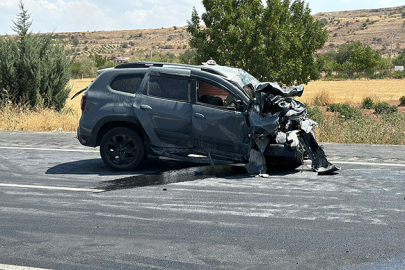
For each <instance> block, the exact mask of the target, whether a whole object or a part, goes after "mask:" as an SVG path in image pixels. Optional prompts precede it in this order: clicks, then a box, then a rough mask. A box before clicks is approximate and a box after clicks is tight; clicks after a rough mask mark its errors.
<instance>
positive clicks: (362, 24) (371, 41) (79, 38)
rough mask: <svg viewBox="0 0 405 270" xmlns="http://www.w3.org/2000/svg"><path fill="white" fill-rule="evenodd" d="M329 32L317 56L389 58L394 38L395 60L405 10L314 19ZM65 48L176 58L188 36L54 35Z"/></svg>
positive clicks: (403, 38) (404, 38)
mask: <svg viewBox="0 0 405 270" xmlns="http://www.w3.org/2000/svg"><path fill="white" fill-rule="evenodd" d="M314 17H315V18H317V19H319V20H320V21H321V22H322V23H324V25H325V27H326V29H328V31H329V40H328V42H326V44H325V46H324V48H323V49H322V50H321V51H320V53H325V52H327V51H330V50H332V49H335V48H337V47H338V46H340V45H342V44H344V43H351V42H353V41H360V42H362V43H363V44H366V45H370V46H371V47H372V48H373V49H374V50H380V51H381V52H382V54H383V55H385V56H388V55H389V52H390V50H391V33H392V34H393V52H394V56H395V55H396V54H398V53H399V52H401V51H402V50H403V49H404V48H405V6H400V7H393V8H384V9H368V10H354V11H341V12H327V13H317V14H315V15H314ZM54 37H55V39H58V40H60V41H62V42H63V43H65V44H66V45H67V48H68V49H69V53H70V54H72V55H76V57H77V58H80V57H83V56H87V55H89V54H90V52H93V53H98V54H101V55H104V56H107V57H112V56H126V57H130V58H131V60H132V61H136V60H140V59H145V58H147V57H149V56H150V53H151V51H152V53H153V55H156V54H163V55H164V54H167V53H170V54H175V55H178V54H180V53H183V52H185V51H186V50H187V49H189V48H190V47H189V45H188V40H189V39H190V35H189V34H188V33H187V30H186V27H176V26H174V27H171V28H161V29H145V30H125V31H94V32H70V33H55V35H54Z"/></svg>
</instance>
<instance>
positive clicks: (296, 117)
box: [246, 82, 339, 174]
mask: <svg viewBox="0 0 405 270" xmlns="http://www.w3.org/2000/svg"><path fill="white" fill-rule="evenodd" d="M250 87H251V86H250ZM252 90H254V91H250V93H252V94H251V95H252V96H251V98H252V100H253V102H252V104H251V106H250V108H249V110H248V117H249V122H250V127H251V150H250V153H249V163H248V164H246V169H247V170H248V172H249V173H252V174H254V173H258V174H265V173H266V171H267V166H266V155H265V153H266V152H265V150H266V148H268V147H269V146H270V145H271V144H272V143H276V144H279V145H283V146H284V147H288V148H289V149H291V150H292V151H296V152H298V153H302V154H304V153H305V154H307V155H308V157H309V158H310V159H311V160H312V169H313V170H314V171H315V172H318V174H332V173H334V172H336V171H337V170H339V168H337V167H336V166H335V165H333V164H332V163H330V162H329V161H328V160H327V158H326V155H325V152H324V151H323V149H322V147H321V146H320V145H319V144H318V142H317V140H316V136H315V132H314V129H313V128H314V127H315V126H317V123H316V122H315V121H313V120H311V119H308V118H307V117H306V116H307V110H306V108H305V105H304V104H303V103H301V102H300V101H298V100H295V99H293V98H292V97H294V96H298V97H300V96H301V95H302V93H303V91H304V86H293V87H281V86H279V85H278V84H277V83H270V82H265V83H260V84H258V85H257V86H256V88H255V89H252ZM286 162H288V161H286ZM302 162H303V161H302ZM302 162H301V164H302Z"/></svg>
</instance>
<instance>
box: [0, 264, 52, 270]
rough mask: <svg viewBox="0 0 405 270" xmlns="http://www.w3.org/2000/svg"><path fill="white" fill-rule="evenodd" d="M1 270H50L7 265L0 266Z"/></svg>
mask: <svg viewBox="0 0 405 270" xmlns="http://www.w3.org/2000/svg"><path fill="white" fill-rule="evenodd" d="M0 269H1V270H51V269H45V268H35V267H28V266H18V265H9V264H0Z"/></svg>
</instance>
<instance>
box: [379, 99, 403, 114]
mask: <svg viewBox="0 0 405 270" xmlns="http://www.w3.org/2000/svg"><path fill="white" fill-rule="evenodd" d="M374 112H375V113H376V114H386V113H395V112H398V107H397V106H395V105H393V106H391V105H390V104H388V103H387V102H378V103H376V104H375V105H374Z"/></svg>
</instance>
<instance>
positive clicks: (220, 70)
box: [115, 62, 238, 78]
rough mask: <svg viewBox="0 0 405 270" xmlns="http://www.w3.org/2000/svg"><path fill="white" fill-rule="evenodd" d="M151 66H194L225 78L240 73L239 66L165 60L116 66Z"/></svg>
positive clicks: (117, 67)
mask: <svg viewBox="0 0 405 270" xmlns="http://www.w3.org/2000/svg"><path fill="white" fill-rule="evenodd" d="M149 67H179V68H192V69H198V70H201V71H206V72H209V73H213V74H216V75H220V76H223V77H225V78H233V77H234V76H236V75H237V74H238V68H234V67H228V66H220V65H207V64H206V65H199V66H198V65H187V64H178V63H165V62H133V63H123V64H120V65H118V66H116V67H115V69H121V68H149Z"/></svg>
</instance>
